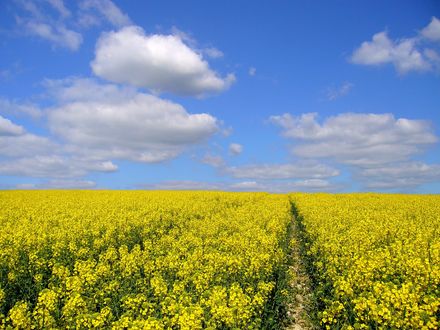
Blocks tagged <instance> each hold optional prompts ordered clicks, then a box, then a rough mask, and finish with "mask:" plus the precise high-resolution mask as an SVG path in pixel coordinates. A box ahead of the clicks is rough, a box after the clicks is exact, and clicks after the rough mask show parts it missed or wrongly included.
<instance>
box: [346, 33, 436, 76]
mask: <svg viewBox="0 0 440 330" xmlns="http://www.w3.org/2000/svg"><path fill="white" fill-rule="evenodd" d="M351 61H352V62H353V63H356V64H363V65H381V64H387V63H389V64H393V65H394V66H395V68H396V69H397V71H399V72H400V73H406V72H409V71H424V70H428V69H430V68H431V64H430V62H429V61H428V59H427V58H426V57H425V56H424V55H423V52H422V51H420V50H418V49H417V47H416V40H415V39H413V38H410V39H403V40H398V41H393V40H391V39H390V38H389V37H388V35H387V33H386V32H379V33H376V34H375V35H374V36H373V39H372V41H365V42H363V43H362V44H361V46H360V47H359V48H358V49H356V50H355V51H354V53H353V55H352V57H351Z"/></svg>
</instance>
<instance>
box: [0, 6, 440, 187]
mask: <svg viewBox="0 0 440 330" xmlns="http://www.w3.org/2000/svg"><path fill="white" fill-rule="evenodd" d="M439 18H440V5H439V3H438V1H387V2H386V3H384V2H383V1H325V2H323V1H321V2H318V1H260V2H257V1H229V2H225V1H209V2H208V1H185V2H182V1H154V2H153V1H142V2H141V1H136V2H135V1H113V2H112V1H110V0H81V1H63V0H32V1H26V0H16V1H3V2H1V3H0V35H1V38H0V54H1V56H0V188H2V189H47V188H81V189H89V188H98V189H221V190H237V191H241V190H263V191H271V192H285V191H336V192H339V191H348V192H349V191H384V192H409V193H439V192H440V109H439V105H440V20H439Z"/></svg>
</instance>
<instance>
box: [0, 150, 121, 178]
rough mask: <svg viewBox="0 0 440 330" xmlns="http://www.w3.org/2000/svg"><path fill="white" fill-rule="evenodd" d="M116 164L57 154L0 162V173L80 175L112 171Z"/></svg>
mask: <svg viewBox="0 0 440 330" xmlns="http://www.w3.org/2000/svg"><path fill="white" fill-rule="evenodd" d="M116 170H117V166H116V165H115V164H113V163H112V162H110V161H104V162H94V161H91V160H88V159H81V158H75V157H64V156H59V155H47V156H34V157H22V158H17V159H12V160H7V161H2V162H0V174H2V175H17V176H27V177H43V178H66V177H81V176H84V175H86V174H87V173H89V172H114V171H116Z"/></svg>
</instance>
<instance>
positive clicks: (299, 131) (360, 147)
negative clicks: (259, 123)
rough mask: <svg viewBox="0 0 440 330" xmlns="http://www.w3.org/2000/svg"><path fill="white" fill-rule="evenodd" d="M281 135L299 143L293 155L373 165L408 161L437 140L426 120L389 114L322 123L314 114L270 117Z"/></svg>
mask: <svg viewBox="0 0 440 330" xmlns="http://www.w3.org/2000/svg"><path fill="white" fill-rule="evenodd" d="M271 121H272V122H273V123H275V124H276V125H279V126H281V127H282V129H283V135H284V136H285V137H287V138H292V139H295V140H297V141H299V142H302V143H299V144H297V145H296V146H295V147H294V148H293V152H294V154H295V155H297V156H300V157H305V158H330V159H333V160H335V161H337V162H340V163H344V164H350V165H358V166H372V165H377V164H385V163H392V162H396V161H401V160H407V159H409V158H410V157H411V156H413V155H415V154H418V153H420V152H421V151H422V150H423V148H424V147H426V146H428V145H431V144H433V143H435V142H437V137H436V136H435V135H434V133H433V131H432V127H431V125H430V123H429V122H427V121H423V120H410V119H405V118H399V119H396V118H394V116H393V115H392V114H364V113H358V114H356V113H343V114H340V115H337V116H333V117H329V118H327V119H326V120H325V121H324V122H323V123H322V124H320V123H319V122H318V121H317V114H316V113H307V114H303V115H301V116H299V117H294V116H292V115H290V114H284V115H282V116H273V117H271Z"/></svg>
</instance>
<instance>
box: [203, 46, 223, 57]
mask: <svg viewBox="0 0 440 330" xmlns="http://www.w3.org/2000/svg"><path fill="white" fill-rule="evenodd" d="M203 53H204V54H206V56H208V57H210V58H220V57H223V55H224V54H223V52H222V51H221V50H219V49H217V48H215V47H208V48H204V49H203Z"/></svg>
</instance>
